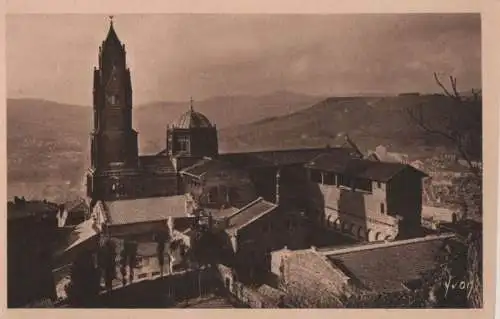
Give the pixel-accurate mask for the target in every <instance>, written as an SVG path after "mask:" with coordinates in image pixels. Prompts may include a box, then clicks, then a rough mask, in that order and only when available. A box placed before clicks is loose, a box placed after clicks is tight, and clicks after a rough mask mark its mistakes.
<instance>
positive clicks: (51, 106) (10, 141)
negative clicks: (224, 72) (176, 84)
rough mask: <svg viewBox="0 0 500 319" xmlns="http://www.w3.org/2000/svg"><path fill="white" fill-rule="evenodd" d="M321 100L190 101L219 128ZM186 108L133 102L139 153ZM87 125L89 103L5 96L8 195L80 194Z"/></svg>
mask: <svg viewBox="0 0 500 319" xmlns="http://www.w3.org/2000/svg"><path fill="white" fill-rule="evenodd" d="M320 100H322V98H320V97H313V96H307V95H301V94H295V93H291V92H276V93H273V94H268V95H263V96H257V97H254V96H227V97H214V98H210V99H207V100H204V101H195V102H194V108H195V110H197V111H200V112H202V113H204V114H205V115H206V116H207V117H208V118H209V119H210V120H211V121H213V122H214V123H215V124H216V125H217V126H218V127H220V128H223V127H228V126H230V125H242V124H246V123H250V122H253V121H258V120H261V119H264V118H266V117H268V116H281V115H286V114H290V113H292V112H295V111H298V110H301V109H305V108H308V107H310V106H311V105H312V104H315V103H316V102H317V101H320ZM187 109H188V103H187V102H156V103H149V104H145V105H139V106H134V119H133V123H134V124H133V125H134V128H135V129H136V130H137V131H138V132H139V145H140V146H139V147H140V152H141V153H146V154H147V153H155V152H158V151H160V150H162V149H163V148H164V147H165V145H164V143H165V138H166V136H165V134H166V133H165V129H166V126H167V124H170V123H171V122H173V121H174V120H175V119H176V118H177V117H179V116H180V115H181V114H182V113H183V112H185V111H186V110H187ZM91 128H92V108H91V107H90V106H78V105H65V104H60V103H56V102H51V101H45V100H38V99H8V100H7V153H8V156H7V157H8V160H7V163H8V176H7V178H8V197H13V196H14V195H21V196H22V195H24V196H26V197H27V198H30V197H32V198H42V197H43V198H47V199H50V200H60V198H63V199H65V198H67V197H70V198H71V197H74V195H75V194H76V193H78V192H81V191H82V176H83V174H84V172H85V170H86V168H87V167H88V163H89V133H90V130H91Z"/></svg>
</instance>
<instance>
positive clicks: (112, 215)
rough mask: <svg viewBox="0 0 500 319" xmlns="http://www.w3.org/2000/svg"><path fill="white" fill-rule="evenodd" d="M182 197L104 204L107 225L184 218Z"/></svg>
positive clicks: (141, 199) (184, 209)
mask: <svg viewBox="0 0 500 319" xmlns="http://www.w3.org/2000/svg"><path fill="white" fill-rule="evenodd" d="M185 203H186V197H185V196H184V195H177V196H168V197H153V198H140V199H130V200H117V201H109V202H104V207H105V210H106V215H107V218H108V223H109V224H110V225H124V224H135V223H144V222H151V221H160V220H166V219H168V217H174V218H175V217H178V218H179V217H186V216H187V215H186V206H185V205H186V204H185Z"/></svg>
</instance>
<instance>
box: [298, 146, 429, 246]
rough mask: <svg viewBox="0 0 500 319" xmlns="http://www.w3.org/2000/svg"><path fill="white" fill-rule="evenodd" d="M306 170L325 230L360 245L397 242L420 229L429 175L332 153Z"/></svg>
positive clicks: (397, 164) (406, 166) (405, 166)
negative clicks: (396, 240) (360, 242)
mask: <svg viewBox="0 0 500 319" xmlns="http://www.w3.org/2000/svg"><path fill="white" fill-rule="evenodd" d="M306 167H307V169H308V173H309V179H310V182H311V187H313V188H316V189H317V190H318V193H319V196H317V197H316V198H313V200H315V206H316V208H317V209H318V210H320V211H322V212H323V218H324V219H323V220H324V224H325V226H327V227H330V228H332V229H335V230H337V231H339V232H343V233H345V234H348V235H350V236H352V237H354V238H357V239H358V240H361V241H380V240H393V239H395V238H396V237H400V238H403V237H407V236H413V235H414V234H416V233H418V231H419V230H420V224H421V210H422V178H423V177H424V176H425V174H423V173H422V172H420V171H418V170H416V169H414V168H413V167H411V166H409V165H405V164H401V163H388V162H377V161H371V160H366V159H364V160H361V159H352V158H349V157H343V158H342V157H338V156H333V155H331V154H322V155H319V156H318V157H316V158H315V159H314V160H312V161H311V162H310V163H308V164H306Z"/></svg>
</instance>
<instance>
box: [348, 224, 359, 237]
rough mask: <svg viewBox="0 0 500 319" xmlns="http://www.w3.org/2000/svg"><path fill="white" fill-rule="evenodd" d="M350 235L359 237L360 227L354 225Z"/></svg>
mask: <svg viewBox="0 0 500 319" xmlns="http://www.w3.org/2000/svg"><path fill="white" fill-rule="evenodd" d="M350 233H351V234H352V235H354V236H357V235H358V226H357V225H356V224H352V226H351V229H350Z"/></svg>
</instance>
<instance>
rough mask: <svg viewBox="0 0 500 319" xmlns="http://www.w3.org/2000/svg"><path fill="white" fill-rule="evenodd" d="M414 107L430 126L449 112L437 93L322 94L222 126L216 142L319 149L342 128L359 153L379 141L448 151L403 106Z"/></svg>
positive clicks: (414, 150)
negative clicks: (285, 111) (298, 105)
mask: <svg viewBox="0 0 500 319" xmlns="http://www.w3.org/2000/svg"><path fill="white" fill-rule="evenodd" d="M419 105H421V106H422V108H423V110H424V114H425V116H426V118H429V119H431V120H432V121H433V122H432V125H433V126H435V127H439V126H440V125H442V123H445V122H446V118H448V117H449V116H450V114H454V111H453V105H452V104H451V103H450V100H449V99H448V98H447V97H445V96H443V95H439V94H432V95H415V94H410V95H400V96H390V97H378V96H377V97H338V98H328V99H325V100H324V101H321V102H319V103H316V104H315V105H313V106H311V107H310V108H307V109H304V110H300V111H298V112H295V113H293V114H289V115H285V116H280V117H271V118H268V119H264V120H260V121H257V122H254V123H251V124H247V125H242V126H240V127H230V128H226V129H223V130H221V131H220V133H219V135H220V142H219V143H220V145H221V148H222V149H227V150H238V151H244V150H248V149H257V148H258V149H271V148H295V147H304V146H311V147H313V146H316V147H321V146H325V145H327V144H330V145H333V144H335V142H336V141H338V139H336V138H335V137H336V135H337V134H338V133H341V132H345V133H348V134H349V136H350V137H351V139H352V140H354V141H355V142H356V143H357V144H358V145H359V147H360V148H361V149H362V150H365V151H366V150H368V149H374V148H375V147H376V146H377V145H380V144H384V145H387V146H389V150H390V151H395V152H405V153H408V154H409V155H411V156H416V157H419V156H426V155H432V154H435V153H436V152H437V151H450V150H451V145H449V143H448V141H447V140H444V139H443V138H441V137H439V136H430V135H429V134H426V133H424V132H423V131H422V130H421V129H420V128H419V127H417V126H416V125H415V124H414V123H413V122H412V121H410V120H409V116H408V113H407V110H408V109H414V108H416V107H417V106H419ZM480 133H481V132H478V134H480ZM453 151H454V150H453Z"/></svg>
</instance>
